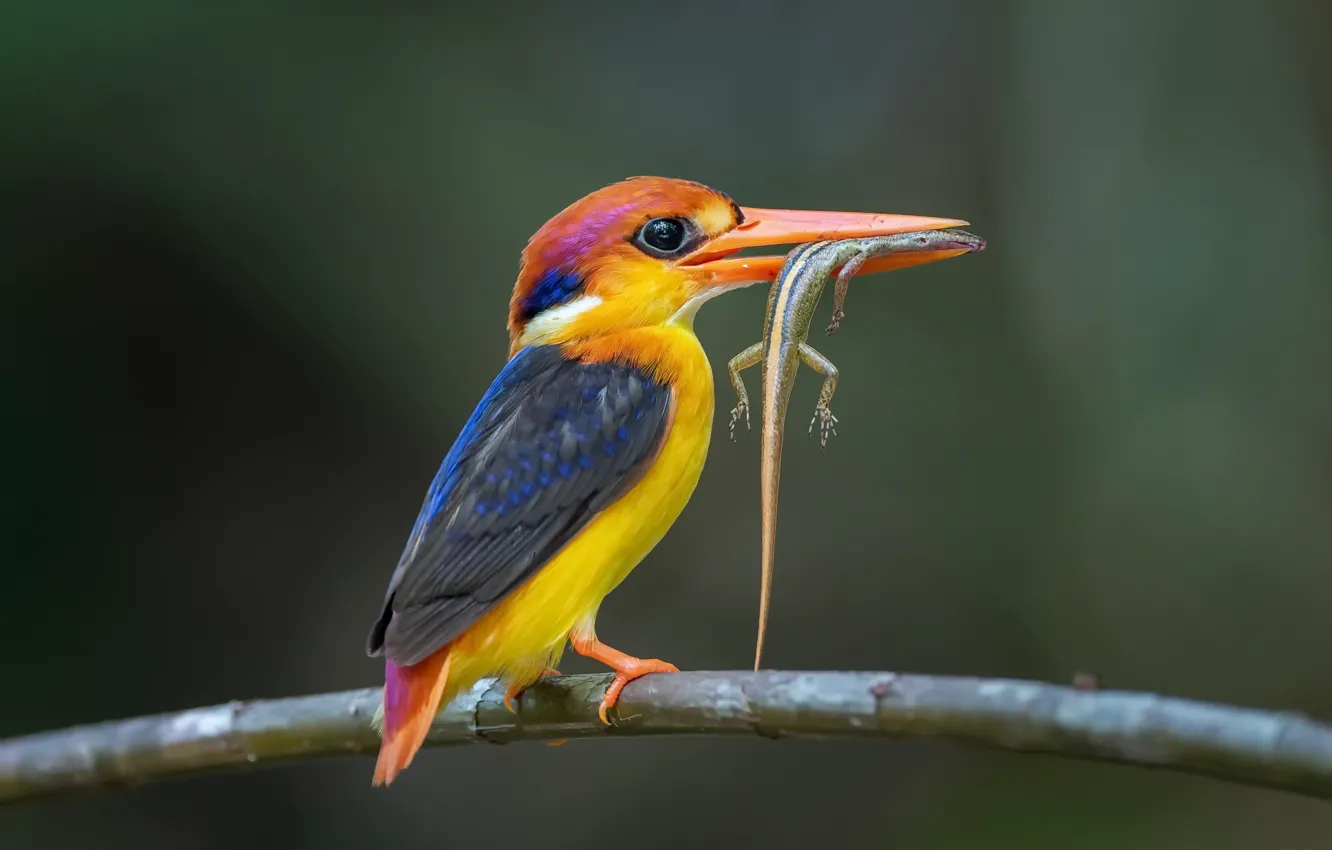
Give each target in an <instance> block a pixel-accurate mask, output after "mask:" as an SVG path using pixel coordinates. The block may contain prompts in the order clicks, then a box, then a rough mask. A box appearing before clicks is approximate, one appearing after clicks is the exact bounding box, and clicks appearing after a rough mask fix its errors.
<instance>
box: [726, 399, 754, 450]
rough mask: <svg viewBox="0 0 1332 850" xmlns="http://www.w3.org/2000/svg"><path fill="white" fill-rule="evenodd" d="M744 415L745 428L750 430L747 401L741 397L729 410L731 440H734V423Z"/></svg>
mask: <svg viewBox="0 0 1332 850" xmlns="http://www.w3.org/2000/svg"><path fill="white" fill-rule="evenodd" d="M742 415H743V416H744V417H745V430H746V431H748V430H750V426H749V402H747V401H745V400H744V399H741V400H740V402H739V403H738V404H736V406H735V407H734V408H733V409H732V410H731V442H733V443H734V442H735V423H737V422H739V421H740V417H741V416H742Z"/></svg>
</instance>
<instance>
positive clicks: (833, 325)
mask: <svg viewBox="0 0 1332 850" xmlns="http://www.w3.org/2000/svg"><path fill="white" fill-rule="evenodd" d="M873 256H874V254H873V252H871V251H861V252H860V253H859V254H856V255H855V256H854V257H852V258H851V259H849V260H847V261H846V265H844V266H842V270H841V271H840V272H838V273H837V283H836V285H834V286H833V314H832V321H831V322H830V323H829V324H828V336H832V335H833V333H835V332H836V331H837V329H838V328H839V327H841V326H842V319H844V318H846V312H845V311H843V310H842V307H843V306H845V305H846V293H847V290H848V289H850V287H851V278H853V277H855V276H856V272H858V271H860V267H861V266H863V265H865V262H866V261H867V260H869V258H870V257H873ZM824 362H827V361H824ZM828 365H830V366H831V365H832V364H831V363H830V364H828ZM811 368H813V367H811ZM836 371H837V370H836V369H834V370H833V372H834V373H835V372H836ZM835 380H836V379H834V381H835Z"/></svg>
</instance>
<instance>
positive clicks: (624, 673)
mask: <svg viewBox="0 0 1332 850" xmlns="http://www.w3.org/2000/svg"><path fill="white" fill-rule="evenodd" d="M569 642H570V643H572V644H573V648H574V651H575V652H577V653H578V654H579V655H582V656H585V657H587V658H591V659H593V660H594V661H600V662H601V663H602V664H605V665H606V666H607V667H609V668H611V669H612V670H614V671H615V681H613V682H611V685H610V687H609V688H607V689H606V695H605V696H604V697H602V698H601V705H600V706H598V707H597V716H598V717H600V718H601V722H602V723H605V724H606V725H607V726H609V725H610V720H609V719H607V717H606V712H607V711H609V710H610V709H612V708H614V707H615V702H616V700H618V699H619V698H620V691H622V690H624V686H625V685H627V684H629V683H630V682H632V681H633V680H634V679H637V678H638V677H640V676H646V675H647V674H649V673H679V672H680V668H678V667H676V666H675V665H674V664H670V663H668V662H665V661H660V660H658V659H656V658H635V657H633V656H632V655H625V654H624V653H623V652H620V650H618V649H613V648H611V647H609V646H606V644H604V643H602V642H601V641H599V640H597V639H596V638H595V637H576V638H571V639H570V641H569Z"/></svg>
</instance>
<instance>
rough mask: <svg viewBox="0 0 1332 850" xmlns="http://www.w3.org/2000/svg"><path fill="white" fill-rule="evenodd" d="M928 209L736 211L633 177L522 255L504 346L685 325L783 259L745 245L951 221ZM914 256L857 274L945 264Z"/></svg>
mask: <svg viewBox="0 0 1332 850" xmlns="http://www.w3.org/2000/svg"><path fill="white" fill-rule="evenodd" d="M966 223H967V222H965V221H959V220H956V219H947V218H932V217H926V216H912V215H891V214H881V213H848V212H819V211H812V210H781V209H761V208H757V207H742V206H740V205H738V204H736V203H735V201H733V200H731V198H730V197H729V196H727V195H726V194H724V193H722V192H719V191H717V190H715V189H711V188H709V187H707V186H704V185H702V184H700V183H694V182H691V181H687V180H674V179H669V178H664V177H632V178H630V179H628V180H624V181H621V182H619V183H614V184H611V185H610V186H606V187H604V188H602V189H598V190H597V191H595V192H593V193H592V194H590V195H587V196H586V197H584V198H582V199H581V200H578V201H576V202H574V203H573V204H571V205H569V206H568V207H566V208H565V209H564V210H562V211H560V212H559V213H557V214H556V215H555V216H554V217H553V218H551V219H550V220H549V221H547V222H546V224H545V225H543V226H542V228H541V229H540V230H538V231H537V232H536V233H535V234H534V235H533V236H532V238H531V239H530V240H529V241H528V243H527V247H526V248H525V249H524V250H523V254H522V262H521V265H520V268H519V273H518V280H517V283H516V284H515V285H514V289H513V297H512V299H511V300H510V302H509V334H510V340H511V349H512V350H513V351H516V350H517V349H519V348H521V347H523V346H525V345H530V344H534V343H563V342H571V341H574V340H580V339H589V338H593V337H597V336H601V335H604V334H608V333H614V332H616V331H620V330H626V329H630V328H635V327H645V326H649V325H662V324H666V323H669V322H672V321H689V320H691V319H692V317H693V315H694V312H695V311H696V310H697V309H698V307H699V305H701V304H702V303H703V302H704V301H706V300H707V299H709V298H711V297H713V296H715V295H717V294H719V293H721V292H725V291H727V290H730V289H736V288H739V287H743V286H748V285H750V284H753V283H760V282H764V281H771V280H773V279H775V278H776V276H777V272H778V270H779V269H780V268H781V265H782V261H783V260H784V259H785V257H784V255H781V254H778V255H773V256H744V257H734V256H732V255H733V254H735V253H736V252H738V251H740V250H742V249H744V248H751V247H760V246H773V245H789V244H795V243H799V242H808V241H812V240H817V239H836V238H852V237H859V236H879V235H886V234H891V233H905V232H908V231H916V230H937V229H940V228H945V227H960V226H963V225H965V224H966ZM958 253H962V251H919V252H912V253H902V254H893V255H888V256H885V257H879V258H877V259H875V260H871V261H870V262H869V263H867V264H866V265H865V267H864V268H863V269H862V271H861V273H862V274H863V273H866V272H873V271H884V270H887V269H890V268H901V267H904V266H909V265H917V264H919V263H925V262H931V261H933V260H939V259H944V258H945V257H951V256H954V255H955V254H958Z"/></svg>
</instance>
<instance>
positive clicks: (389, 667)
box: [373, 646, 450, 785]
mask: <svg viewBox="0 0 1332 850" xmlns="http://www.w3.org/2000/svg"><path fill="white" fill-rule="evenodd" d="M449 650H450V647H448V646H444V647H442V648H440V649H439V650H438V651H437V652H435V653H434V654H433V655H430V656H429V657H427V658H426V659H425V660H424V661H421V662H420V663H419V664H413V665H412V666H410V667H399V666H397V665H396V664H394V663H393V662H392V661H387V662H385V672H384V740H383V743H382V744H380V747H379V760H378V761H376V762H375V778H374V782H373V784H374V785H388V784H389V783H391V782H392V781H393V780H394V779H395V778H397V776H398V774H399V773H402V772H403V771H404V770H406V769H407V766H408V765H410V764H411V763H412V759H413V758H414V757H415V756H416V752H417V750H419V749H421V745H422V744H423V743H425V738H426V734H427V733H428V732H429V731H430V724H431V722H432V721H433V720H434V719H435V715H436V714H437V713H439V703H440V699H441V697H443V695H444V688H445V686H446V685H447V684H448V681H449V661H450V653H449Z"/></svg>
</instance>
